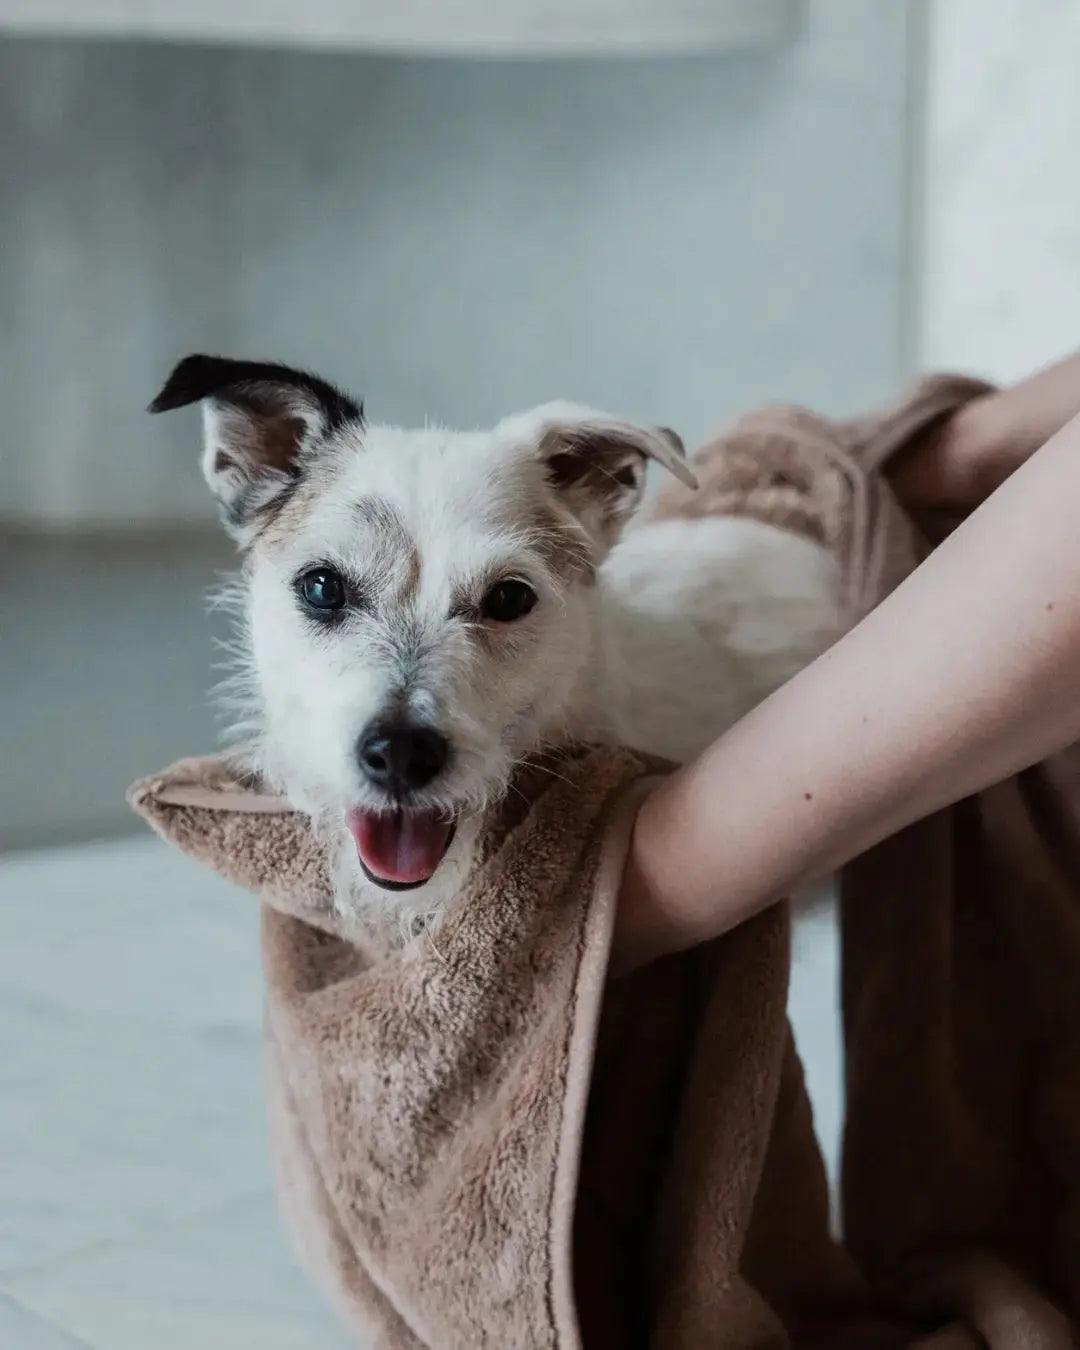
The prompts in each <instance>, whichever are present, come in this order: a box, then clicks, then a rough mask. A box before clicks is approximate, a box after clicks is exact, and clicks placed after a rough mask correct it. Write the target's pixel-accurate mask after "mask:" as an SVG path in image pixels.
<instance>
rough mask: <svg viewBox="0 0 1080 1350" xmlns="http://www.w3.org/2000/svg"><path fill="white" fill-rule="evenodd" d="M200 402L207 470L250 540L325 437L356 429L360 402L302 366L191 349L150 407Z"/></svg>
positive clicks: (226, 512)
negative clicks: (194, 353) (196, 353)
mask: <svg viewBox="0 0 1080 1350" xmlns="http://www.w3.org/2000/svg"><path fill="white" fill-rule="evenodd" d="M191 403H201V404H202V405H203V453H202V471H203V477H204V478H205V479H206V482H207V484H208V486H209V488H210V491H211V492H212V493H213V495H214V497H215V498H216V499H217V502H218V507H219V509H220V511H221V515H222V517H223V519H224V521H225V524H226V527H227V528H228V529H229V531H230V532H231V533H232V534H233V535H234V536H235V537H236V538H237V539H238V540H239V542H240V543H241V544H242V545H244V546H246V545H247V544H249V543H251V541H252V540H253V539H254V538H255V536H256V535H257V534H258V533H259V531H260V530H261V529H262V528H263V527H264V526H265V525H266V523H267V522H268V521H269V520H271V519H272V518H273V517H274V516H275V515H276V513H277V512H278V511H279V510H280V509H281V508H282V507H283V506H284V504H285V503H286V501H288V499H289V497H290V496H291V495H292V494H293V493H294V492H295V490H296V489H297V487H298V486H299V484H300V482H301V480H302V479H303V477H304V475H305V473H306V470H307V467H308V466H309V465H310V464H311V463H312V462H313V460H314V458H315V457H316V456H317V454H318V453H319V451H320V449H321V448H323V447H324V446H325V445H326V442H327V437H328V436H331V435H332V434H333V433H334V432H336V431H339V430H341V431H344V430H346V429H348V430H349V432H350V433H355V432H356V431H357V430H358V429H359V428H361V427H362V426H363V417H364V410H363V406H362V405H361V404H359V403H356V402H354V401H353V400H352V399H351V398H350V397H349V396H348V395H347V394H343V393H342V392H341V390H340V389H335V388H334V386H333V385H332V384H329V383H328V382H327V381H326V380H322V379H320V378H319V377H318V376H317V375H310V374H309V373H308V372H307V371H305V370H294V369H293V368H292V367H291V366H282V365H277V364H275V363H274V362H270V361H229V360H226V359H225V358H224V357H221V356H189V357H186V358H185V359H184V360H183V361H181V362H180V364H179V365H178V366H177V367H176V368H175V369H174V370H173V372H172V374H171V375H170V376H169V378H168V379H167V380H166V381H165V386H164V388H163V389H162V390H161V392H160V393H159V394H158V396H157V398H155V399H154V401H153V403H151V404H150V411H151V412H152V413H159V412H168V411H169V410H170V409H172V408H184V407H186V406H187V405H188V404H191Z"/></svg>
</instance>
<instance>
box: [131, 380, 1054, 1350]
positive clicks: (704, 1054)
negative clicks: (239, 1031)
mask: <svg viewBox="0 0 1080 1350" xmlns="http://www.w3.org/2000/svg"><path fill="white" fill-rule="evenodd" d="M983 388H984V386H981V385H979V384H978V383H977V382H973V381H963V380H954V379H949V378H943V379H937V380H933V381H927V382H924V383H923V384H921V385H920V386H918V387H917V388H916V389H915V390H914V391H913V392H912V394H911V395H910V396H909V397H907V398H906V399H905V400H903V401H902V402H901V403H900V404H899V405H898V406H897V407H896V408H895V409H892V410H889V411H887V412H886V413H884V414H882V415H880V416H875V417H873V418H867V419H862V420H860V421H858V422H846V423H837V422H830V421H828V420H826V419H824V418H818V417H814V416H813V415H811V414H809V413H807V412H805V411H802V410H799V409H792V408H772V409H766V410H764V411H762V412H760V413H757V414H754V415H752V416H751V417H749V418H745V419H743V420H742V421H741V422H740V423H738V424H736V426H735V427H734V428H733V429H732V430H731V431H730V432H729V433H726V434H725V435H724V436H722V437H720V438H718V440H717V441H715V442H713V443H712V444H710V445H709V446H707V447H706V448H705V450H704V451H702V452H701V453H700V454H699V456H698V457H697V466H696V467H697V471H698V473H699V476H700V478H701V479H702V482H703V489H702V492H701V493H700V494H699V495H698V496H696V497H690V496H688V495H684V494H683V493H682V491H681V490H680V489H678V488H672V489H670V490H669V491H668V492H667V493H665V494H664V495H663V496H662V497H661V499H660V500H659V502H658V503H657V504H656V507H655V510H656V512H657V513H658V514H661V515H664V514H669V515H670V514H680V515H693V514H696V513H699V512H701V511H706V512H708V513H710V514H711V513H713V512H716V511H720V512H731V513H735V514H739V513H743V514H750V515H754V516H757V517H759V518H761V519H765V520H769V521H772V522H773V523H775V524H780V525H785V526H787V527H789V528H795V529H799V530H802V531H804V532H807V533H809V534H811V535H812V536H813V537H815V538H818V539H820V540H822V541H823V542H825V543H826V544H827V545H828V546H829V547H831V548H832V549H834V550H835V552H836V554H837V556H838V558H839V559H840V561H841V564H842V568H843V573H844V576H845V579H846V588H847V591H846V593H847V599H848V604H849V609H850V613H851V615H852V617H857V616H859V615H860V614H862V613H864V612H866V610H867V609H869V608H870V607H872V606H873V604H875V603H877V600H878V599H880V598H881V596H882V595H883V594H884V593H886V591H887V590H888V589H889V588H890V587H891V586H893V585H895V584H896V582H897V581H898V580H900V579H901V578H902V576H903V575H904V574H905V573H906V571H908V570H909V569H910V568H911V566H912V565H913V564H914V562H915V560H916V558H917V557H918V556H919V555H920V550H922V549H923V548H924V547H925V545H924V544H923V543H922V542H921V539H920V533H919V530H918V528H917V527H916V525H915V524H914V523H913V522H911V521H909V520H908V519H907V518H906V517H905V516H904V515H903V513H902V512H901V511H900V509H899V507H898V506H897V504H896V502H895V500H894V499H893V498H892V495H891V493H890V492H889V490H888V486H887V483H886V480H885V478H884V477H882V476H881V475H880V474H879V473H878V472H877V469H878V466H880V465H882V464H884V463H885V462H886V461H887V460H888V459H889V458H890V457H891V456H892V455H893V454H896V453H901V452H902V451H903V449H904V447H905V446H906V445H907V444H909V443H910V440H911V438H912V437H913V436H915V435H916V434H918V433H919V432H920V431H921V430H923V429H925V428H926V427H927V426H928V425H929V424H930V423H931V422H932V421H933V420H934V419H935V418H937V417H940V416H943V415H945V414H946V413H947V412H948V411H950V410H951V409H952V408H954V407H956V406H958V405H959V404H960V403H962V402H963V401H964V400H966V399H968V398H970V397H973V396H974V395H976V394H977V393H979V392H981V391H982V389H983ZM1070 762H1071V761H1070V760H1068V759H1066V760H1063V761H1062V762H1061V764H1060V765H1051V766H1047V767H1046V768H1045V769H1044V770H1040V771H1038V773H1036V774H1034V775H1027V776H1025V777H1024V778H1023V779H1022V780H1018V781H1017V782H1015V783H1013V784H1010V785H1006V787H1005V788H1003V789H999V790H995V792H994V793H991V794H985V795H984V797H983V798H981V799H979V801H978V802H976V803H974V804H973V803H966V804H964V805H963V806H961V807H959V808H957V809H956V811H955V812H948V813H944V814H943V815H942V816H939V817H936V818H935V819H934V820H933V821H930V822H926V823H924V825H922V826H919V827H916V829H915V831H909V832H907V834H906V835H905V836H901V838H900V839H899V840H895V841H891V842H890V843H889V844H887V845H883V846H882V848H881V849H880V850H876V851H875V852H874V853H873V854H871V855H870V856H869V858H867V859H864V860H862V861H860V863H858V864H857V865H855V866H853V867H852V868H850V869H848V871H847V873H846V874H845V878H844V883H843V885H844V925H845V931H844V999H845V1023H846V1030H847V1037H848V1078H849V1083H848V1090H849V1101H850V1110H849V1117H848V1125H847V1145H846V1159H845V1179H844V1203H845V1218H846V1223H847V1227H848V1232H849V1234H850V1246H851V1249H852V1252H853V1253H854V1255H855V1256H856V1257H857V1258H858V1259H859V1261H860V1262H861V1263H862V1265H863V1267H864V1268H865V1270H866V1271H867V1272H868V1273H869V1275H870V1277H871V1281H872V1294H871V1295H868V1293H867V1285H866V1283H865V1282H864V1278H863V1276H862V1275H860V1274H859V1273H857V1272H856V1268H855V1265H854V1263H853V1261H852V1260H851V1258H850V1257H849V1256H848V1255H847V1253H846V1252H844V1251H842V1250H841V1249H840V1248H838V1247H837V1246H836V1245H835V1244H834V1243H833V1242H832V1240H831V1239H830V1237H829V1234H828V1222H827V1209H828V1205H827V1195H826V1185H825V1177H824V1171H823V1168H822V1164H821V1159H820V1156H819V1154H818V1150H817V1147H816V1143H815V1141H814V1138H813V1132H812V1124H811V1119H810V1109H809V1104H808V1101H807V1098H806V1094H805V1091H804V1088H803V1084H802V1077H801V1070H800V1067H799V1063H798V1060H797V1057H796V1056H795V1053H794V1048H793V1045H792V1041H791V1035H790V1031H789V1029H788V1026H787V1022H786V1016H785V1002H786V990H787V970H788V917H787V913H786V909H785V908H784V907H777V908H776V909H775V910H773V911H772V912H771V913H769V914H765V915H762V916H761V917H759V918H758V919H755V920H753V921H752V922H750V923H747V924H745V925H744V926H743V927H741V928H740V929H738V930H737V931H736V932H733V933H731V934H729V935H727V936H726V937H724V938H723V939H721V940H719V941H717V942H715V943H711V944H709V945H708V946H706V947H704V948H702V949H700V950H699V951H697V952H694V953H690V954H687V955H684V956H681V957H677V958H671V959H669V960H666V961H663V962H660V963H658V964H657V965H656V966H654V967H653V968H651V969H649V970H645V971H642V972H639V973H638V974H637V975H635V976H634V977H632V978H631V979H629V980H627V981H624V982H621V983H619V984H617V985H614V986H612V987H610V988H608V987H606V983H605V973H606V961H607V950H608V941H609V934H610V929H611V921H612V904H613V899H614V896H615V892H616V887H617V883H618V878H619V875H620V872H621V867H622V861H623V858H624V856H625V850H626V846H627V841H628V835H629V828H630V823H631V820H632V815H633V811H634V807H635V804H636V801H637V799H638V795H639V794H640V792H641V791H642V790H643V787H644V785H645V784H646V782H647V779H648V776H649V775H650V774H652V773H654V772H655V771H656V767H657V766H655V765H650V764H647V763H645V762H644V761H643V760H642V759H641V758H640V757H638V756H636V755H634V754H632V753H630V752H628V751H619V750H610V749H606V750H599V749H597V750H588V749H581V750H578V751H575V752H573V753H572V754H568V756H567V758H566V760H565V761H563V762H561V763H560V767H559V776H558V777H557V778H553V777H551V775H550V774H546V773H536V774H532V773H526V774H525V775H524V777H523V778H522V781H521V782H520V783H519V784H518V785H517V787H518V789H519V791H518V792H517V793H515V794H512V795H511V796H510V797H508V799H507V802H506V804H505V806H504V808H503V811H502V814H501V815H499V816H497V817H494V818H493V819H492V820H491V821H490V822H489V828H488V834H487V837H486V841H485V848H484V855H483V859H482V863H481V865H480V866H479V868H478V869H477V871H476V872H475V873H474V874H473V875H472V877H471V878H470V879H469V882H468V884H467V886H466V887H465V889H464V892H463V894H462V895H461V897H460V898H459V900H458V901H457V902H456V903H455V905H454V906H453V908H452V911H451V912H450V913H449V914H448V915H447V918H446V920H445V922H444V924H443V926H442V927H441V928H440V929H439V930H438V932H437V933H436V935H435V936H434V937H431V936H429V935H428V934H426V933H420V934H419V935H417V936H416V937H414V938H413V939H412V940H411V941H409V942H407V943H402V942H401V941H400V940H399V939H398V937H397V933H396V930H395V927H394V925H393V923H392V922H388V923H387V924H385V925H371V926H365V927H361V926H360V925H358V924H355V923H353V924H349V923H346V921H345V920H344V918H343V917H342V916H341V915H339V914H337V913H336V912H335V910H334V908H333V905H332V900H331V894H330V887H329V883H328V880H327V873H326V860H325V858H324V856H323V853H322V850H321V847H320V845H319V843H318V841H317V840H316V839H315V838H314V837H313V836H312V834H311V832H310V831H309V829H308V827H307V825H306V823H305V821H304V820H303V819H302V818H301V817H299V816H297V815H295V814H292V813H291V812H289V810H288V808H287V807H286V806H285V804H284V803H282V802H280V801H278V800H276V799H274V798H271V797H267V796H264V795H262V794H261V793H260V791H259V788H258V785H257V784H251V783H245V782H243V781H241V780H239V779H238V778H237V776H236V775H235V774H233V773H231V772H230V770H229V768H228V764H227V762H226V761H222V760H206V761H187V762H185V763H183V764H181V765H179V766H176V768H175V769H173V770H171V771H168V772H167V773H165V774H163V775H161V776H159V777H157V778H154V779H148V780H144V781H143V782H142V783H140V784H138V785H136V787H135V789H133V801H134V804H135V806H136V808H137V809H138V810H140V811H141V812H142V813H143V814H144V815H145V816H146V817H147V818H148V819H149V820H150V822H151V824H153V825H154V827H155V828H156V829H157V830H158V831H159V832H160V833H162V834H163V835H164V836H165V837H166V838H168V839H170V840H171V841H172V842H174V843H176V844H178V845H179V846H180V847H181V848H183V849H184V850H185V851H187V852H189V853H191V854H192V855H194V856H196V857H198V858H200V859H202V860H203V861H205V862H207V863H209V864H210V865H211V866H213V867H215V868H217V869H218V870H219V871H221V872H223V873H224V874H225V875H227V876H230V877H232V878H233V879H234V880H236V881H238V882H240V883H241V884H243V885H245V886H247V887H248V888H249V889H251V890H253V891H255V892H256V893H257V894H259V895H260V897H261V898H262V899H263V901H264V902H265V907H264V921H263V943H264V957H265V966H266V978H267V1017H266V1026H267V1042H268V1058H269V1083H270V1093H269V1096H270V1115H271V1125H272V1135H273V1143H274V1154H275V1160H276V1166H277V1171H278V1184H279V1190H280V1194H281V1199H282V1206H283V1209H284V1211H285V1213H286V1216H287V1218H288V1219H289V1221H290V1224H291V1226H292V1228H293V1231H294V1235H295V1238H296V1242H297V1247H298V1250H299V1252H300V1254H301V1256H302V1257H303V1259H305V1261H306V1262H307V1264H308V1265H309V1267H310V1268H311V1269H312V1271H313V1273H314V1275H315V1277H316V1278H317V1279H318V1280H319V1281H320V1283H322V1285H323V1286H324V1288H325V1289H326V1290H327V1292H328V1293H329V1295H330V1296H331V1297H332V1298H334V1299H335V1301H336V1302H337V1304H338V1306H339V1307H340V1309H341V1310H342V1313H343V1315H344V1316H345V1318H346V1320H347V1321H348V1322H349V1324H350V1325H352V1326H353V1327H355V1328H356V1329H357V1330H358V1331H360V1332H362V1333H363V1332H364V1331H365V1330H366V1332H367V1334H369V1335H370V1336H371V1337H372V1338H373V1344H374V1345H376V1346H378V1347H386V1348H387V1350H417V1347H427V1348H428V1350H473V1348H474V1347H484V1346H490V1347H497V1348H498V1350H533V1348H534V1347H536V1348H537V1350H540V1348H541V1347H558V1350H571V1348H572V1347H577V1346H581V1345H583V1346H584V1347H586V1350H629V1348H630V1347H645V1346H650V1347H654V1348H655V1350H771V1348H772V1347H776V1350H782V1348H783V1347H787V1346H801V1347H821V1348H822V1350H825V1348H826V1347H827V1348H828V1350H841V1347H844V1348H845V1350H847V1348H850V1350H859V1348H865V1350H869V1348H870V1347H899V1346H908V1345H915V1344H916V1343H918V1344H919V1345H923V1346H926V1347H931V1346H933V1347H934V1348H935V1350H972V1348H973V1347H979V1346H987V1345H988V1346H990V1347H992V1350H1064V1348H1065V1347H1068V1346H1070V1345H1071V1344H1072V1340H1071V1332H1070V1329H1069V1325H1068V1322H1067V1315H1068V1314H1072V1315H1076V1313H1077V1311H1078V1292H1077V1273H1078V1266H1080V1235H1078V1227H1077V1206H1078V1197H1080V1172H1078V1169H1080V1147H1078V1145H1080V1140H1078V1138H1077V1131H1078V1129H1080V1094H1078V1085H1080V1063H1078V1061H1077V1054H1076V1050H1077V1044H1078V1039H1080V1038H1078V1033H1077V1025H1078V1023H1077V1006H1078V1004H1077V999H1076V997H1075V995H1074V990H1075V989H1076V988H1077V987H1078V985H1080V981H1078V976H1080V933H1078V931H1077V922H1078V920H1077V914H1078V909H1077V900H1076V896H1077V884H1078V880H1080V876H1078V860H1080V852H1078V851H1077V850H1078V846H1080V836H1078V833H1077V831H1078V829H1080V826H1078V824H1077V821H1076V815H1075V810H1076V806H1075V804H1076V803H1078V802H1080V790H1077V789H1074V788H1073V786H1072V784H1073V782H1075V781H1076V779H1075V773H1074V774H1073V777H1072V779H1070V778H1069V777H1068V776H1067V774H1068V768H1069V764H1070ZM871 1306H873V1308H874V1311H875V1314H876V1316H877V1319H878V1320H876V1321H875V1320H873V1319H872V1318H871V1317H870V1315H869V1312H870V1308H871ZM920 1338H925V1339H920Z"/></svg>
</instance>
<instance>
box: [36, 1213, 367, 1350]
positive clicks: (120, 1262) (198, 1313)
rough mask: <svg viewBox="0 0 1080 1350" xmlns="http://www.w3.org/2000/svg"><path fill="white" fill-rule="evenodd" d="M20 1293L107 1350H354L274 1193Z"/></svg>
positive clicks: (100, 1256) (69, 1268)
mask: <svg viewBox="0 0 1080 1350" xmlns="http://www.w3.org/2000/svg"><path fill="white" fill-rule="evenodd" d="M9 1287H10V1289H11V1290H12V1292H13V1294H14V1296H15V1297H16V1298H17V1299H18V1300H19V1301H20V1302H21V1303H23V1304H24V1305H26V1306H27V1307H29V1308H32V1309H34V1310H35V1311H36V1312H37V1313H39V1314H40V1315H41V1316H43V1317H45V1318H47V1319H49V1320H50V1321H51V1322H54V1323H56V1324H58V1325H61V1326H63V1327H65V1328H66V1329H68V1330H69V1331H71V1332H72V1333H73V1334H75V1335H76V1336H78V1337H79V1338H81V1339H83V1340H85V1341H87V1342H88V1343H89V1344H91V1345H93V1346H94V1347H95V1350H96V1347H99V1346H100V1347H101V1350H145V1347H148V1346H153V1347H154V1350H173V1347H176V1350H181V1348H182V1350H189V1347H191V1346H195V1345H197V1346H199V1350H246V1347H248V1346H251V1347H252V1350H255V1348H256V1347H257V1348H258V1350H346V1347H349V1346H354V1345H355V1343H354V1342H353V1341H351V1340H349V1339H348V1338H347V1337H346V1335H345V1333H344V1331H343V1330H341V1328H340V1327H339V1325H338V1323H337V1321H336V1319H335V1317H334V1315H333V1314H332V1313H331V1312H330V1311H329V1310H328V1309H326V1308H324V1307H323V1306H322V1304H321V1301H320V1299H319V1296H318V1295H317V1293H316V1292H315V1291H314V1289H313V1288H312V1287H311V1286H310V1285H309V1284H308V1282H307V1279H306V1277H305V1276H304V1275H303V1274H302V1273H301V1272H300V1271H299V1269H298V1267H297V1265H296V1263H295V1261H294V1259H293V1257H292V1254H291V1253H290V1252H289V1251H288V1249H287V1247H286V1244H285V1240H284V1238H283V1236H282V1235H281V1230H280V1225H279V1222H278V1217H277V1213H276V1209H275V1205H274V1200H273V1196H272V1195H271V1194H270V1193H269V1192H265V1193H263V1194H260V1195H258V1196H253V1197H245V1198H243V1199H240V1200H237V1201H233V1202H230V1203H228V1204H226V1205H223V1206H221V1207H219V1208H216V1209H214V1210H212V1211H209V1212H207V1213H206V1214H204V1215H201V1216H199V1217H198V1218H196V1219H193V1220H190V1221H188V1222H185V1223H181V1224H174V1225H171V1226H167V1227H165V1228H162V1229H159V1230H156V1231H155V1232H153V1233H151V1234H148V1235H143V1236H141V1237H140V1239H139V1240H138V1242H137V1243H122V1244H117V1245H116V1246H112V1247H109V1248H105V1249H102V1250H100V1251H97V1252H91V1253H88V1254H87V1255H85V1256H84V1257H82V1258H78V1259H74V1260H69V1261H64V1262H61V1263H58V1265H57V1266H55V1267H53V1268H49V1269H46V1270H42V1271H39V1272H36V1273H34V1274H31V1275H25V1276H22V1277H17V1278H16V1279H14V1280H13V1281H11V1283H10V1285H9Z"/></svg>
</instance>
